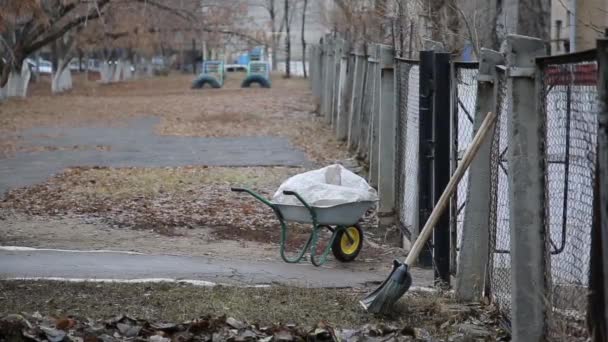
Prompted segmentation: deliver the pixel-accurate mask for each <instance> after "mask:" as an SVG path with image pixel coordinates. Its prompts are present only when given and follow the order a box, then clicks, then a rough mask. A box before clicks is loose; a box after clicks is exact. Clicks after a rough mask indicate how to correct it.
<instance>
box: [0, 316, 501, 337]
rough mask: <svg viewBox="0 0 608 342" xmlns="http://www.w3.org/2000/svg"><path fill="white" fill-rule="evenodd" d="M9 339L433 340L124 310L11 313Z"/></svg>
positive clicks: (4, 326) (407, 331) (4, 328)
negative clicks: (105, 316) (146, 315)
mask: <svg viewBox="0 0 608 342" xmlns="http://www.w3.org/2000/svg"><path fill="white" fill-rule="evenodd" d="M490 337H492V335H491V334H490V333H489V332H487V331H483V330H478V331H477V333H476V335H475V334H474V333H471V331H468V335H467V334H466V333H459V334H456V335H454V336H453V337H452V338H451V339H450V340H451V341H489V340H490ZM2 339H4V340H7V341H50V342H61V341H84V342H112V341H150V342H171V341H183V342H186V341H234V342H240V341H263V342H270V341H277V342H279V341H378V342H379V341H435V339H433V338H432V337H431V335H430V334H429V332H428V331H426V330H424V329H421V328H411V327H405V328H399V327H397V326H393V325H388V324H375V325H371V324H366V325H364V326H363V327H361V328H360V329H338V328H334V327H332V326H330V325H329V324H328V323H327V322H324V321H321V322H319V323H318V324H317V325H316V326H314V327H302V326H298V325H296V324H285V325H273V326H260V325H257V324H248V323H246V322H242V321H239V320H236V319H234V318H232V317H228V318H227V317H226V316H222V317H212V316H205V317H201V318H199V319H195V320H192V321H186V322H181V323H164V322H149V321H146V320H139V319H135V318H132V317H129V316H124V315H120V316H117V317H115V318H112V319H109V320H105V321H94V320H90V319H78V318H73V317H67V318H61V319H55V318H51V317H43V316H42V315H40V314H39V313H35V314H33V315H26V314H20V315H8V316H6V317H4V318H2V319H1V320H0V340H2Z"/></svg>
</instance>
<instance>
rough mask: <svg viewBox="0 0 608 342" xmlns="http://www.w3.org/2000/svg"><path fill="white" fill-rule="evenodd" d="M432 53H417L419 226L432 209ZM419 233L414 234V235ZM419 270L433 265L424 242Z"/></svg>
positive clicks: (428, 249) (433, 54)
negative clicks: (418, 68) (418, 56)
mask: <svg viewBox="0 0 608 342" xmlns="http://www.w3.org/2000/svg"><path fill="white" fill-rule="evenodd" d="M434 57H435V52H434V51H420V81H419V87H420V92H419V96H420V99H419V115H420V119H419V120H420V121H419V145H418V163H419V164H418V165H419V171H418V215H419V216H418V217H419V220H418V222H419V223H420V227H422V226H424V223H425V222H426V220H427V219H428V217H429V215H430V214H431V211H432V210H433V204H434V202H433V192H432V184H433V183H432V177H431V176H432V158H433V67H434ZM448 170H449V168H448ZM418 233H419V232H416V235H418ZM418 264H419V265H420V266H423V267H432V266H433V256H432V251H431V244H430V243H427V244H426V245H425V248H424V249H423V250H422V252H421V253H420V256H419V257H418Z"/></svg>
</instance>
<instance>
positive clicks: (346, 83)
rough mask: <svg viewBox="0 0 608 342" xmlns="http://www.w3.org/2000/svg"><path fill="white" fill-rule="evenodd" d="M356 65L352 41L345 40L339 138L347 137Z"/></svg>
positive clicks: (341, 76)
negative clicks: (353, 57)
mask: <svg viewBox="0 0 608 342" xmlns="http://www.w3.org/2000/svg"><path fill="white" fill-rule="evenodd" d="M353 69H354V65H353V59H352V58H351V43H350V41H345V43H344V46H343V49H342V55H341V60H340V84H341V90H340V106H339V110H338V122H337V129H336V134H337V138H338V140H341V141H344V140H346V139H347V135H348V127H349V120H350V105H351V96H352V93H353V82H354V70H353Z"/></svg>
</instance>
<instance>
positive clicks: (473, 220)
mask: <svg viewBox="0 0 608 342" xmlns="http://www.w3.org/2000/svg"><path fill="white" fill-rule="evenodd" d="M480 55H481V56H480V60H479V73H478V76H477V84H478V85H477V103H476V105H475V118H474V131H473V134H475V133H476V132H477V130H478V129H479V126H480V125H481V122H483V120H484V119H485V117H486V115H487V113H488V112H493V111H494V110H495V108H496V105H495V101H496V97H495V96H494V95H495V92H494V91H495V89H494V88H495V82H496V68H495V67H496V65H499V64H502V63H503V61H504V58H503V55H502V54H501V53H499V52H497V51H493V50H489V49H481V54H480ZM490 136H491V135H490ZM491 145H492V142H491V139H487V140H486V141H485V142H484V143H483V145H482V146H481V148H480V149H479V151H478V152H477V157H476V158H475V160H473V162H472V163H471V166H470V168H469V179H470V180H469V187H468V193H469V196H468V201H469V202H468V204H467V206H466V208H465V213H464V224H463V228H462V239H461V241H462V242H461V246H460V253H459V257H458V274H457V277H456V297H457V298H458V299H459V300H463V301H474V300H479V299H480V298H481V296H482V293H483V290H484V281H485V272H486V266H487V263H488V253H489V250H488V248H489V230H488V223H489V217H490V186H491V184H490V182H491V181H490V147H491Z"/></svg>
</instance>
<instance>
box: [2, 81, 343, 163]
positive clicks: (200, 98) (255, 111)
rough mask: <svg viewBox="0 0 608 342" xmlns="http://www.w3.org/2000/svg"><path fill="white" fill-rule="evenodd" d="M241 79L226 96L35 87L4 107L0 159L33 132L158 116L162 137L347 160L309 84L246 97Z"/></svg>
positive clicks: (182, 86)
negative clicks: (251, 141) (277, 141)
mask: <svg viewBox="0 0 608 342" xmlns="http://www.w3.org/2000/svg"><path fill="white" fill-rule="evenodd" d="M239 75H240V74H239ZM240 77H242V76H238V75H234V76H232V78H230V79H228V81H227V84H226V86H225V87H224V88H223V89H219V90H211V89H204V90H191V89H190V83H191V82H192V79H193V76H192V75H177V74H175V75H171V76H169V77H156V78H150V79H143V80H138V81H130V82H123V83H118V84H111V85H101V84H98V83H96V82H91V81H86V80H84V77H82V76H79V77H76V79H75V89H74V90H72V91H71V92H68V93H66V94H63V95H59V96H52V95H50V94H49V90H48V89H50V86H49V85H48V80H45V79H43V80H41V81H40V82H39V83H37V84H34V85H32V89H31V91H30V94H31V96H30V97H28V98H27V99H11V100H9V101H6V102H5V103H2V104H0V136H1V137H2V138H0V153H4V154H8V153H12V152H15V151H18V150H19V147H18V145H17V144H16V141H17V140H18V134H19V131H20V130H22V129H26V128H30V127H34V126H40V125H43V126H48V125H59V126H74V125H85V124H86V125H94V124H103V125H121V124H124V123H125V120H127V119H129V118H131V117H133V116H140V115H156V116H159V117H160V118H161V123H160V124H159V126H158V127H157V132H158V133H159V134H164V135H182V136H203V137H230V136H267V135H274V136H282V137H287V138H289V139H290V140H291V142H292V143H293V144H294V145H295V146H297V147H298V148H301V149H302V150H304V151H305V152H306V153H307V154H308V155H309V157H310V158H311V159H312V160H314V161H317V162H319V163H326V162H329V161H333V160H337V159H343V158H346V156H347V155H346V152H345V150H344V149H343V148H341V146H342V144H341V143H339V142H338V141H337V140H336V139H335V138H334V134H332V133H331V131H330V129H328V128H327V126H326V125H325V124H324V123H322V122H321V120H320V118H318V117H316V116H315V115H314V114H312V111H313V110H314V108H315V105H314V103H313V99H312V96H311V95H310V91H309V90H308V83H307V81H306V80H303V79H298V78H294V79H290V80H285V79H282V78H279V77H276V78H275V79H274V80H273V88H272V89H259V88H257V89H256V88H252V89H241V88H240V87H239V82H240Z"/></svg>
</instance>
